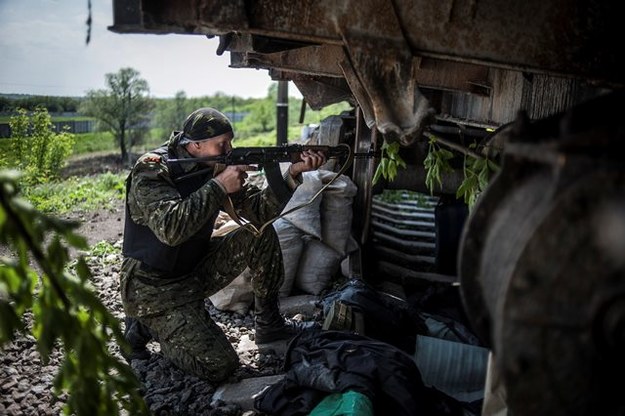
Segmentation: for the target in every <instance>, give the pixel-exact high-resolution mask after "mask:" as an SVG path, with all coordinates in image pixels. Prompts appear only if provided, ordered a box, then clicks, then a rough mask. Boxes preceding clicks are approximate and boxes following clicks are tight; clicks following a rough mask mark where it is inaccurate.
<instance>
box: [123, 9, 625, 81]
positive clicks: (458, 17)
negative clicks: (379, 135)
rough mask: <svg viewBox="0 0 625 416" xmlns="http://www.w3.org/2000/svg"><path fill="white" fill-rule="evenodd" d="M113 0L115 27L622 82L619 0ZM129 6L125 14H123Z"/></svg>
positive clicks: (624, 64) (624, 31) (622, 29)
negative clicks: (360, 48)
mask: <svg viewBox="0 0 625 416" xmlns="http://www.w3.org/2000/svg"><path fill="white" fill-rule="evenodd" d="M125 3H126V2H125V1H121V0H115V1H114V8H115V11H116V12H115V24H114V26H113V27H112V30H114V31H133V32H143V33H150V32H153V33H164V32H171V33H205V34H223V33H227V32H229V31H238V32H243V33H252V34H261V35H264V36H269V37H274V38H277V39H292V40H299V41H307V42H310V43H313V44H315V43H316V44H320V43H322V44H336V45H347V46H348V47H349V45H348V44H349V40H350V38H356V39H360V40H361V42H360V44H361V45H366V47H367V51H368V53H370V54H371V56H372V57H375V56H376V54H379V53H383V52H386V51H388V49H389V48H390V49H393V48H396V50H395V54H396V55H402V54H405V53H408V54H412V55H414V56H431V57H436V58H439V59H444V60H455V61H461V62H469V63H478V64H482V65H488V66H495V67H505V68H512V69H517V70H525V71H530V72H537V73H541V72H544V73H552V74H560V75H566V76H575V77H582V78H588V79H596V80H601V81H607V82H614V83H617V84H623V83H625V59H624V57H623V55H624V51H625V49H624V47H623V46H622V44H621V43H620V42H619V40H620V39H622V38H623V37H625V36H624V35H625V25H622V24H621V21H620V16H621V15H620V14H619V13H617V12H616V11H617V10H618V9H617V6H618V4H617V2H616V0H610V1H599V0H591V1H587V2H579V1H576V0H554V1H543V0H528V1H524V2H508V1H504V0H482V1H478V0H473V1H454V0H446V1H432V0H409V1H389V0H364V1H356V0H343V1H336V0H315V1H313V0H302V1H297V2H292V1H288V0H257V1H243V0H236V1H228V2H223V1H216V0H213V1H209V0H202V1H200V0H183V1H178V2H168V1H164V0H160V1H153V0H150V1H147V0H139V1H138V2H137V1H135V2H131V3H130V4H133V5H135V6H136V5H137V3H138V4H139V5H140V7H139V8H138V9H139V10H140V11H141V12H140V16H137V7H135V6H133V7H129V6H127V5H126V4H125ZM123 11H125V14H124V13H123Z"/></svg>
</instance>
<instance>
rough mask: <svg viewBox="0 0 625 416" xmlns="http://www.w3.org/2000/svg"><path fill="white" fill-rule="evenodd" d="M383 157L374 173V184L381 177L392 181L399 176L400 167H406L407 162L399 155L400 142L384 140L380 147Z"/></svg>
mask: <svg viewBox="0 0 625 416" xmlns="http://www.w3.org/2000/svg"><path fill="white" fill-rule="evenodd" d="M380 152H381V156H380V157H381V159H380V164H379V165H378V167H377V169H376V170H375V173H374V175H373V184H374V185H375V184H376V183H378V181H379V180H380V178H381V177H384V179H387V180H390V181H392V180H393V179H395V177H396V176H397V169H398V168H400V167H401V168H406V162H405V161H404V160H403V159H402V158H401V156H400V155H399V143H397V142H393V143H388V142H386V141H385V142H384V143H383V144H382V147H381V148H380Z"/></svg>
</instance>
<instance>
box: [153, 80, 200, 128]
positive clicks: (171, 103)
mask: <svg viewBox="0 0 625 416" xmlns="http://www.w3.org/2000/svg"><path fill="white" fill-rule="evenodd" d="M189 104H190V102H189V101H188V99H187V95H186V94H185V92H184V91H178V92H177V93H176V96H175V97H174V98H173V100H171V99H170V100H160V101H159V102H158V103H157V105H156V125H157V126H158V127H160V128H162V129H163V131H164V132H165V134H168V133H170V132H172V131H174V130H180V129H181V126H182V122H183V121H184V120H185V119H186V117H187V116H188V115H189V114H191V112H192V111H193V110H194V109H193V108H191V107H190V105H189ZM164 139H165V138H164Z"/></svg>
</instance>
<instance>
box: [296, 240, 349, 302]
mask: <svg viewBox="0 0 625 416" xmlns="http://www.w3.org/2000/svg"><path fill="white" fill-rule="evenodd" d="M342 258H343V257H342V256H341V255H340V254H339V253H337V252H336V251H335V250H334V249H333V248H331V247H329V246H327V245H326V244H324V243H322V242H321V241H319V240H316V239H313V238H305V243H304V250H303V252H302V256H301V258H300V261H299V266H298V271H297V275H296V278H295V287H296V288H298V289H300V290H302V291H303V292H306V293H308V294H310V295H319V294H320V293H321V292H322V291H323V290H324V289H326V288H327V287H328V286H329V284H330V281H331V280H332V277H333V276H334V274H335V273H336V272H337V270H338V269H339V266H340V264H341V260H342Z"/></svg>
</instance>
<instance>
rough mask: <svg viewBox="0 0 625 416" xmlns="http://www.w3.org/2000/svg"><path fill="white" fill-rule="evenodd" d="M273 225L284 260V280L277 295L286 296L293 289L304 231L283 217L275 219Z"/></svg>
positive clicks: (302, 245) (302, 247)
mask: <svg viewBox="0 0 625 416" xmlns="http://www.w3.org/2000/svg"><path fill="white" fill-rule="evenodd" d="M273 227H274V229H275V230H276V234H278V239H279V240H280V249H281V250H282V259H283V261H284V282H283V283H282V286H280V292H279V296H280V297H286V296H289V295H290V294H291V291H292V290H293V284H294V282H295V276H296V273H297V269H298V266H299V260H300V256H301V255H302V250H303V249H304V240H303V239H302V237H303V235H304V233H303V232H302V231H301V230H300V229H299V228H297V227H295V226H294V225H293V224H291V223H290V222H289V221H287V220H285V219H283V218H279V219H277V220H276V221H275V222H274V223H273Z"/></svg>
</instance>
